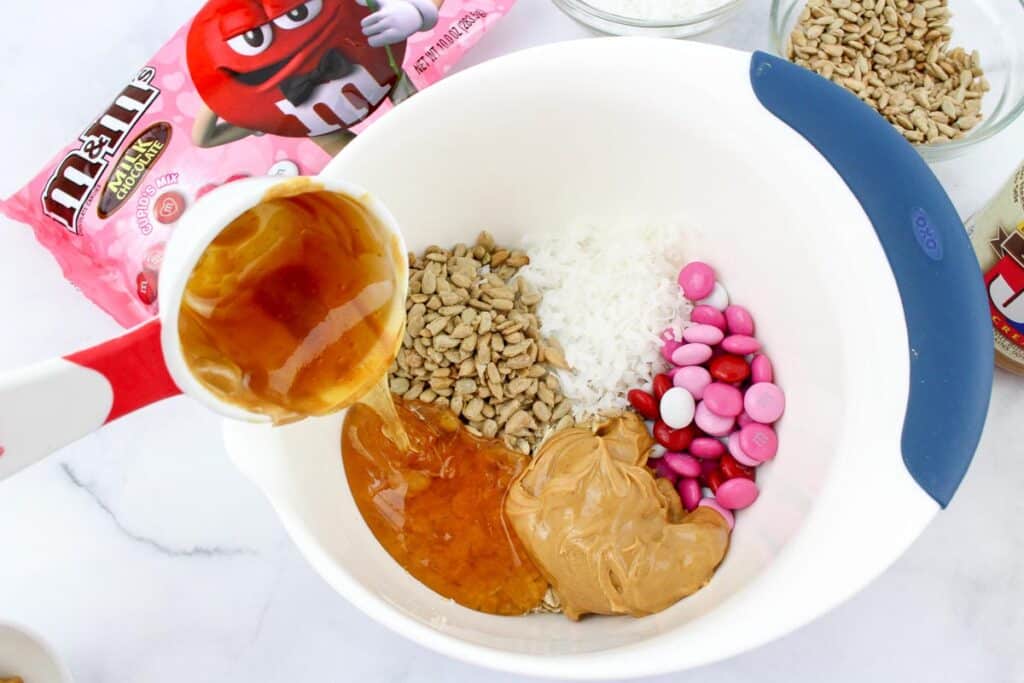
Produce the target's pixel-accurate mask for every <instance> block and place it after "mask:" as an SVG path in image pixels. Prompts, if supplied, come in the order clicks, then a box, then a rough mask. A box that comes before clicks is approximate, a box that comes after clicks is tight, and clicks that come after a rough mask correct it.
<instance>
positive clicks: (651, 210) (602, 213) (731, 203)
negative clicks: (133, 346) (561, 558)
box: [225, 39, 992, 678]
mask: <svg viewBox="0 0 1024 683" xmlns="http://www.w3.org/2000/svg"><path fill="white" fill-rule="evenodd" d="M324 175H325V176H326V177H329V178H339V179H340V178H343V179H345V180H348V181H351V182H354V183H358V184H359V185H361V186H363V187H365V188H367V189H368V190H369V191H370V192H372V193H375V194H376V195H377V196H378V197H379V198H380V199H382V200H383V202H384V203H385V204H386V205H387V206H388V207H389V208H390V209H391V211H392V212H393V214H394V215H395V217H396V218H397V220H398V223H399V225H400V226H401V228H402V231H403V233H404V235H405V238H406V241H407V243H408V246H409V248H410V249H413V250H422V249H423V248H424V247H426V246H427V245H428V244H432V243H436V244H440V245H451V244H454V243H456V242H467V241H470V240H472V239H473V237H474V236H475V235H476V233H477V232H478V231H479V230H480V229H482V228H486V229H488V230H490V231H492V232H493V233H494V235H495V237H496V238H497V240H499V241H500V242H501V243H504V244H515V243H517V242H518V241H519V239H520V238H521V236H522V235H523V234H525V233H527V232H536V231H541V230H561V229H564V228H565V227H566V226H568V225H570V224H573V223H576V222H579V221H594V222H598V221H600V222H606V221H614V222H615V223H617V224H621V225H622V226H624V227H623V239H629V236H628V226H630V225H639V224H642V223H644V222H648V221H659V222H666V221H668V222H671V223H673V224H678V225H679V226H680V231H681V233H682V234H683V235H684V237H685V239H686V240H687V244H688V245H689V253H690V255H692V256H693V257H695V258H697V257H699V258H702V259H704V260H707V261H708V262H710V263H712V264H714V265H715V267H716V268H717V269H718V271H719V272H720V273H721V275H722V277H723V279H724V281H725V282H727V283H728V287H729V290H730V292H731V293H732V295H733V297H734V299H735V300H737V301H739V302H742V303H744V304H745V305H747V306H749V307H750V308H751V310H753V311H755V312H756V314H757V320H758V329H759V337H760V338H761V339H762V340H763V342H764V343H765V344H766V345H767V349H768V352H769V354H770V355H771V357H772V359H773V360H774V362H775V365H776V369H777V374H778V377H779V381H780V383H781V385H782V386H783V387H784V388H785V390H786V394H787V398H788V411H787V414H786V417H785V419H784V421H783V423H782V424H781V428H780V442H781V448H780V451H779V456H778V458H777V459H776V460H775V461H774V462H773V463H771V464H770V465H768V466H766V467H764V468H762V471H761V472H760V473H759V478H758V483H759V484H760V485H761V491H762V493H761V497H760V499H759V500H758V501H757V503H756V505H754V506H753V508H752V509H750V510H748V511H745V512H742V513H741V514H740V515H739V519H738V523H737V526H736V532H735V534H734V536H733V539H732V546H731V548H730V551H729V554H728V556H727V558H726V560H725V562H724V564H723V565H722V567H721V569H720V570H719V572H718V573H717V574H716V576H715V577H714V579H713V580H712V582H711V583H710V585H709V586H707V587H706V588H705V589H703V590H701V591H700V592H699V593H697V594H696V595H694V596H692V597H690V598H687V599H685V600H683V601H682V602H680V603H679V604H677V605H675V606H674V607H672V608H670V609H668V610H666V611H664V612H662V613H660V614H657V615H655V616H651V617H647V618H644V619H631V618H590V619H585V620H584V621H582V622H580V623H572V622H570V621H569V620H567V619H565V618H564V617H562V616H555V615H546V616H541V615H531V616H528V617H522V618H509V617H497V616H489V615H485V614H480V613H477V612H474V611H471V610H468V609H465V608H463V607H460V606H459V605H457V604H454V603H453V602H451V601H448V600H445V599H443V598H441V597H440V596H438V595H437V594H435V593H433V592H432V591H430V590H429V589H428V588H426V587H424V586H423V585H422V584H420V583H419V582H418V581H416V580H415V579H413V578H412V577H410V576H409V575H408V574H407V573H406V572H405V571H404V570H402V568H401V567H399V566H398V564H396V563H395V562H394V561H393V560H392V559H391V558H390V556H388V555H387V553H386V552H385V551H384V550H383V549H382V548H381V546H380V545H379V544H378V543H377V541H376V540H375V539H374V538H373V536H372V535H371V533H370V531H369V529H368V528H367V527H366V525H365V523H364V522H363V520H362V518H361V516H360V514H359V512H358V511H357V509H356V507H355V505H354V502H353V500H352V496H351V494H350V492H349V488H348V485H347V483H346V480H345V474H344V471H343V468H342V461H341V456H340V452H339V448H340V444H339V431H340V424H341V421H342V417H341V416H336V417H332V418H328V419H321V420H315V421H313V420H310V421H305V422H302V423H299V424H296V425H292V426H289V427H285V428H281V429H271V428H269V427H265V426H254V425H245V424H241V423H228V424H226V426H225V437H226V441H227V446H228V449H229V451H230V452H231V454H232V457H233V458H234V460H235V461H236V462H237V464H238V466H239V467H240V468H241V469H242V470H243V471H244V472H246V473H247V474H248V475H249V476H250V477H251V478H252V480H253V481H254V482H256V484H257V485H258V486H259V487H261V488H262V489H263V490H264V491H265V492H266V494H267V496H268V497H269V498H270V500H271V501H272V503H273V505H274V506H275V507H276V509H277V511H278V512H279V514H280V516H281V519H282V520H283V523H284V524H285V526H286V527H287V529H288V531H289V533H290V534H291V535H292V537H293V538H294V540H295V543H296V545H297V546H298V547H299V549H300V550H301V551H302V552H303V553H304V554H305V555H306V557H307V558H308V559H309V561H310V562H311V563H312V565H313V566H314V567H315V568H316V570H317V571H318V572H319V573H320V574H321V575H322V576H323V577H324V578H325V579H326V580H327V581H328V582H329V583H330V584H331V585H332V586H333V587H334V588H335V589H337V590H338V591H339V592H340V593H342V594H343V595H345V596H346V597H347V598H348V599H349V600H350V601H351V602H352V603H354V604H355V605H357V606H358V607H360V608H361V609H363V610H364V611H365V612H366V613H367V614H369V615H370V616H372V617H373V618H375V619H377V620H378V621H380V622H382V623H384V624H387V625H388V626H390V627H391V628H393V629H394V630H396V631H397V632H399V633H401V634H403V635H405V636H407V637H409V638H411V639H413V640H415V641H417V642H419V643H421V644H423V645H426V646H427V647H430V648H433V649H436V650H438V651H440V652H444V653H446V654H449V655H451V656H454V657H458V658H461V659H464V660H468V661H471V662H474V663H476V664H480V665H484V666H489V667H494V668H498V669H504V670H509V671H517V672H522V673H528V674H545V675H549V676H560V677H570V678H614V677H628V676H638V675H644V674H655V673H660V672H666V671H672V670H680V669H685V668H689V667H694V666H697V665H701V664H706V663H708V662H712V661H715V660H718V659H722V658H725V657H728V656H730V655H734V654H736V653H738V652H741V651H744V650H747V649H749V648H752V647H754V646H756V645H759V644H762V643H764V642H766V641H768V640H771V639H773V638H777V637H779V636H781V635H783V634H785V633H787V632H789V631H790V630H792V629H794V628H796V627H798V626H800V625H801V624H804V623H806V622H808V621H809V620H811V619H813V618H815V617H817V616H819V615H821V614H822V613H824V612H826V611H827V610H829V609H830V608H832V607H833V606H835V605H836V604H837V603H839V602H840V601H842V600H844V599H846V598H848V597H849V596H850V595H851V594H853V593H854V592H855V591H857V590H858V589H860V588H861V587H863V586H864V585H865V584H866V583H867V582H868V581H870V580H871V579H872V578H874V577H875V576H877V575H878V574H879V573H880V572H881V571H882V570H883V569H885V568H886V567H887V566H888V565H889V564H890V563H891V562H892V561H893V560H895V559H896V557H897V556H899V555H900V554H901V553H902V552H903V551H904V549H905V548H906V547H907V546H908V545H909V544H910V543H911V542H912V541H913V540H914V539H915V538H916V537H917V536H918V535H919V534H920V533H921V531H922V529H923V528H924V527H925V525H927V524H928V522H929V520H931V519H932V517H933V516H934V515H935V514H936V513H937V512H938V511H939V510H940V508H941V507H942V506H943V505H945V503H947V502H948V500H949V498H950V496H952V494H953V492H954V491H955V490H956V487H957V485H958V484H959V481H960V478H961V477H962V475H963V473H964V471H965V470H966V468H967V466H968V464H969V462H970V458H971V456H972V454H973V452H974V448H975V446H976V443H977V439H978V437H979V435H980V432H981V427H982V422H983V420H984V415H985V412H986V409H987V403H988V396H989V390H990V385H991V380H992V370H991V367H992V350H991V349H992V344H991V330H990V329H989V325H988V322H987V316H986V314H987V306H986V303H985V296H984V290H983V286H982V284H981V279H980V276H979V273H978V267H977V264H976V262H975V260H974V257H973V255H972V252H971V251H970V248H969V246H968V244H967V240H966V238H965V236H964V234H963V229H962V225H961V224H960V221H959V219H958V218H957V216H956V213H955V212H954V211H953V207H952V206H951V205H950V203H949V201H948V198H947V197H946V195H945V194H944V193H943V192H942V190H941V188H940V187H939V185H938V183H937V181H936V180H935V178H934V176H933V175H932V174H931V173H930V171H929V170H928V169H927V167H926V166H925V165H924V163H923V162H922V161H921V160H920V158H919V157H918V155H917V154H916V153H915V152H914V151H913V150H912V149H911V148H910V146H909V145H907V144H906V143H905V142H904V141H903V140H902V139H901V138H900V137H899V136H898V135H896V134H895V133H894V132H893V131H892V130H891V129H889V128H888V126H886V125H885V124H884V123H881V122H880V119H878V117H877V116H876V115H875V114H873V113H872V112H870V111H869V110H867V109H866V108H865V107H863V105H861V104H860V103H859V102H857V101H856V99H855V98H853V97H852V96H849V95H847V94H846V93H845V92H843V91H841V90H840V89H838V88H835V87H833V86H831V85H829V84H827V83H826V82H825V81H823V80H821V79H818V78H817V77H816V76H813V75H810V74H809V73H808V72H803V71H801V70H799V69H797V68H796V67H793V66H791V65H789V64H787V63H784V62H779V61H777V60H774V59H773V58H771V57H768V56H766V55H761V54H757V55H753V56H752V55H750V54H747V53H740V52H734V51H729V50H724V49H721V48H715V47H710V46H706V45H700V44H693V43H684V42H669V41H658V40H650V39H601V40H589V41H582V42H576V43H566V44H559V45H554V46H549V47H544V48H539V49H535V50H529V51H526V52H521V53H518V54H515V55H512V56H509V57H506V58H503V59H499V60H496V61H493V62H490V63H487V64H484V65H482V66H479V67H476V68H474V69H470V70H468V71H466V72H465V73H462V74H458V75H455V76H453V77H452V78H450V79H448V80H446V81H444V82H443V83H441V84H439V85H437V86H435V87H433V88H431V89H430V90H428V91H426V92H424V93H421V94H419V95H417V96H416V97H415V98H413V99H411V100H410V101H409V102H407V103H405V104H403V105H402V106H401V107H398V108H397V109H396V110H395V111H394V112H392V113H390V114H388V116H386V117H385V118H384V119H382V120H381V121H380V122H378V123H377V124H375V125H374V126H373V127H372V128H370V129H369V131H367V132H366V133H365V134H364V135H362V136H360V137H359V138H358V139H357V140H356V141H355V142H354V143H353V144H351V145H350V146H349V147H348V148H347V149H346V150H345V151H344V152H343V153H342V154H341V155H340V156H339V157H338V158H337V159H336V160H335V161H334V162H333V163H332V164H331V165H330V166H329V167H328V168H327V170H326V171H324ZM608 277H611V278H614V277H616V274H615V273H614V272H610V273H608ZM593 303H594V315H595V316H598V317H599V316H600V315H601V308H600V302H599V301H595V302H593Z"/></svg>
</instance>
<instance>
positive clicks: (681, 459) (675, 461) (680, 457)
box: [661, 453, 700, 477]
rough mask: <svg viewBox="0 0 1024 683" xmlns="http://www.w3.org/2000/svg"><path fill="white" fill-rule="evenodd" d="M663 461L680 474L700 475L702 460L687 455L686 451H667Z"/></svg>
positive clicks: (684, 475)
mask: <svg viewBox="0 0 1024 683" xmlns="http://www.w3.org/2000/svg"><path fill="white" fill-rule="evenodd" d="M661 461H662V462H664V463H665V464H666V465H668V467H669V468H670V469H671V470H672V471H673V472H675V473H676V474H678V475H680V476H683V477H699V476H700V461H699V460H697V458H695V457H693V456H692V455H687V454H686V453H666V454H665V457H664V458H662V459H661Z"/></svg>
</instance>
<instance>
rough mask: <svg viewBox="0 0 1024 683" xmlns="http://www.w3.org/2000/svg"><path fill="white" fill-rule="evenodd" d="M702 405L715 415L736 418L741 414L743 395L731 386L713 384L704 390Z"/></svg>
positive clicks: (720, 383)
mask: <svg viewBox="0 0 1024 683" xmlns="http://www.w3.org/2000/svg"><path fill="white" fill-rule="evenodd" d="M703 400H704V405H706V406H707V407H708V409H709V410H710V411H711V412H713V413H714V414H715V415H721V416H723V417H736V416H737V415H739V414H740V413H742V412H743V394H742V393H740V390H739V389H737V388H736V387H734V386H732V385H731V384H725V383H724V382H714V383H713V384H710V385H708V387H707V388H706V389H704V398H703Z"/></svg>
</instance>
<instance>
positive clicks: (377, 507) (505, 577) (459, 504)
mask: <svg viewBox="0 0 1024 683" xmlns="http://www.w3.org/2000/svg"><path fill="white" fill-rule="evenodd" d="M394 400H395V410H396V412H397V416H398V420H399V422H400V424H401V426H402V427H404V429H405V432H406V434H408V437H409V443H410V447H409V449H407V450H406V449H402V448H400V447H398V446H396V445H395V444H394V442H393V441H392V440H391V439H389V438H388V437H387V436H385V435H384V434H383V433H382V427H383V425H384V421H383V420H382V419H381V418H380V416H379V415H378V413H377V412H376V411H375V410H374V409H372V408H370V407H368V406H366V405H364V404H357V405H355V406H353V407H352V408H351V409H350V410H349V411H348V414H347V415H346V417H345V424H344V427H343V428H342V449H341V450H342V458H343V461H344V465H345V474H346V476H347V477H348V482H349V487H350V488H351V490H352V495H353V497H354V498H355V502H356V506H357V507H358V508H359V512H360V513H361V514H362V516H363V519H365V520H366V523H367V525H368V526H369V527H370V530H371V531H372V532H373V535H374V536H375V537H376V538H377V540H378V541H379V542H380V544H381V545H382V546H384V549H385V550H387V552H388V553H389V554H390V555H391V556H392V557H393V558H394V559H395V560H396V561H397V562H398V563H399V564H400V565H402V567H404V568H405V569H406V570H407V571H408V572H409V573H410V574H412V575H413V576H414V577H415V578H416V579H418V580H419V581H421V582H422V583H424V584H426V585H427V586H428V587H430V588H431V589H433V590H434V591H436V592H437V593H440V594H441V595H443V596H445V597H447V598H451V599H452V600H455V601H456V602H458V603H459V604H461V605H463V606H465V607H469V608H471V609H476V610H479V611H482V612H488V613H491V614H502V615H517V614H525V613H526V612H529V611H531V610H533V609H534V608H536V607H537V606H538V605H539V604H540V602H541V600H542V599H543V597H544V595H545V593H546V591H547V586H548V584H547V581H545V580H544V578H543V577H542V576H541V574H540V572H539V571H538V570H537V568H536V567H535V566H534V564H533V562H532V561H531V560H530V558H529V556H528V555H527V554H526V551H525V549H524V547H523V545H522V543H521V542H520V540H519V538H518V537H517V536H516V534H515V532H514V531H513V530H512V528H511V527H510V526H509V524H508V522H507V520H506V518H505V514H504V510H503V508H504V500H505V494H506V492H507V490H508V488H509V485H510V484H511V483H512V481H513V480H514V479H515V478H516V477H517V476H518V475H519V473H520V472H522V471H523V470H524V469H525V467H526V465H527V464H528V462H529V458H528V457H527V456H525V455H523V454H521V453H518V452H515V451H511V450H509V449H507V448H505V447H504V446H503V445H502V444H501V443H500V442H498V441H496V440H493V439H483V438H478V437H475V436H473V435H472V434H470V433H469V432H468V431H466V429H465V427H464V426H462V424H461V423H460V421H459V419H458V417H456V416H455V414H454V413H452V412H451V411H449V410H448V409H447V408H442V407H440V406H437V405H433V404H426V403H421V402H418V401H405V400H403V399H401V398H398V397H395V399H394Z"/></svg>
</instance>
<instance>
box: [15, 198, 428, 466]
mask: <svg viewBox="0 0 1024 683" xmlns="http://www.w3.org/2000/svg"><path fill="white" fill-rule="evenodd" d="M407 286H408V261H407V259H406V249H405V244H404V241H403V239H402V235H401V232H400V231H399V229H398V226H397V224H396V223H395V220H394V218H393V217H392V216H391V214H390V213H389V212H388V210H387V209H386V208H385V207H384V206H383V205H382V204H381V203H380V202H379V201H378V200H377V199H375V198H374V197H373V196H372V195H370V194H368V193H367V192H365V191H364V190H362V189H361V188H358V187H355V186H353V185H350V184H348V183H344V182H338V181H333V180H324V179H320V178H290V179H286V180H282V179H280V178H253V179H248V180H240V181H237V182H234V183H231V184H229V185H225V186H223V187H221V188H218V189H217V190H215V191H213V192H211V193H209V194H208V195H207V196H205V197H203V199H201V200H200V201H199V202H197V203H196V205H195V206H194V207H192V208H191V209H190V210H189V211H188V212H187V213H186V214H185V216H184V217H183V218H182V220H181V222H180V224H179V225H178V227H177V228H176V230H175V233H174V236H173V237H172V239H171V240H170V241H169V242H168V244H167V249H166V251H165V254H164V261H163V266H162V269H161V273H160V280H159V286H158V297H159V301H160V314H159V318H157V319H155V320H152V321H149V322H147V323H144V324H142V325H140V326H139V327H136V328H134V329H132V330H130V331H129V332H127V333H125V334H124V335H123V336H121V337H117V338H115V339H112V340H109V341H106V342H104V343H102V344H99V345H98V346H94V347H92V348H89V349H85V350H83V351H79V352H77V353H73V354H69V355H67V356H64V357H62V358H56V359H52V360H49V361H45V362H42V363H39V364H36V365H33V366H29V367H26V368H21V369H18V370H14V371H11V372H8V373H6V374H5V375H2V376H0V480H2V479H4V478H6V477H8V476H10V475H12V474H14V473H15V472H17V471H19V470H21V469H23V468H24V467H27V466H29V465H31V464H32V463H34V462H37V461H38V460H41V459H42V458H44V457H46V456H47V455H49V454H50V453H52V452H53V451H55V450H56V449H58V448H60V447H61V446H64V445H67V444H69V443H71V442H73V441H75V440H77V439H79V438H81V437H83V436H85V435H86V434H89V433H91V432H93V431H95V430H96V429H99V428H100V427H102V426H103V425H105V424H106V423H108V422H111V421H113V420H115V419H117V418H119V417H122V416H124V415H126V414H128V413H131V412H133V411H135V410H138V409H140V408H143V407H145V406H147V405H150V404H152V403H155V402H157V401H160V400H162V399H164V398H167V397H170V396H175V395H178V394H181V393H184V394H186V395H188V396H191V397H192V398H194V399H197V400H199V401H200V402H201V403H203V404H205V405H206V406H207V407H209V408H210V409H212V410H214V411H216V412H218V413H220V414H222V415H225V416H226V417H230V418H234V419H237V420H244V421H248V422H274V423H278V424H280V423H284V422H291V421H294V420H298V419H302V418H304V417H308V416H318V415H326V414H329V413H333V412H336V411H338V410H342V409H344V408H347V407H348V406H350V405H352V404H353V403H355V402H357V401H360V400H361V401H363V402H365V403H368V404H369V405H371V407H373V408H374V409H375V410H377V411H378V412H381V413H382V414H384V415H386V416H388V417H391V418H392V419H385V423H386V424H389V425H395V427H392V430H393V431H394V432H395V433H394V434H391V435H389V436H391V437H393V439H394V440H395V441H396V443H398V444H400V445H406V444H407V442H406V441H405V435H404V432H402V430H401V427H400V426H398V421H397V419H393V415H394V412H393V410H394V409H393V407H392V405H391V399H390V394H389V393H388V391H387V387H386V377H387V370H388V368H389V367H390V365H391V363H392V361H393V360H394V357H395V354H396V353H397V351H398V348H399V345H400V343H401V339H402V333H403V328H404V323H405V296H406V289H407Z"/></svg>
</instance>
